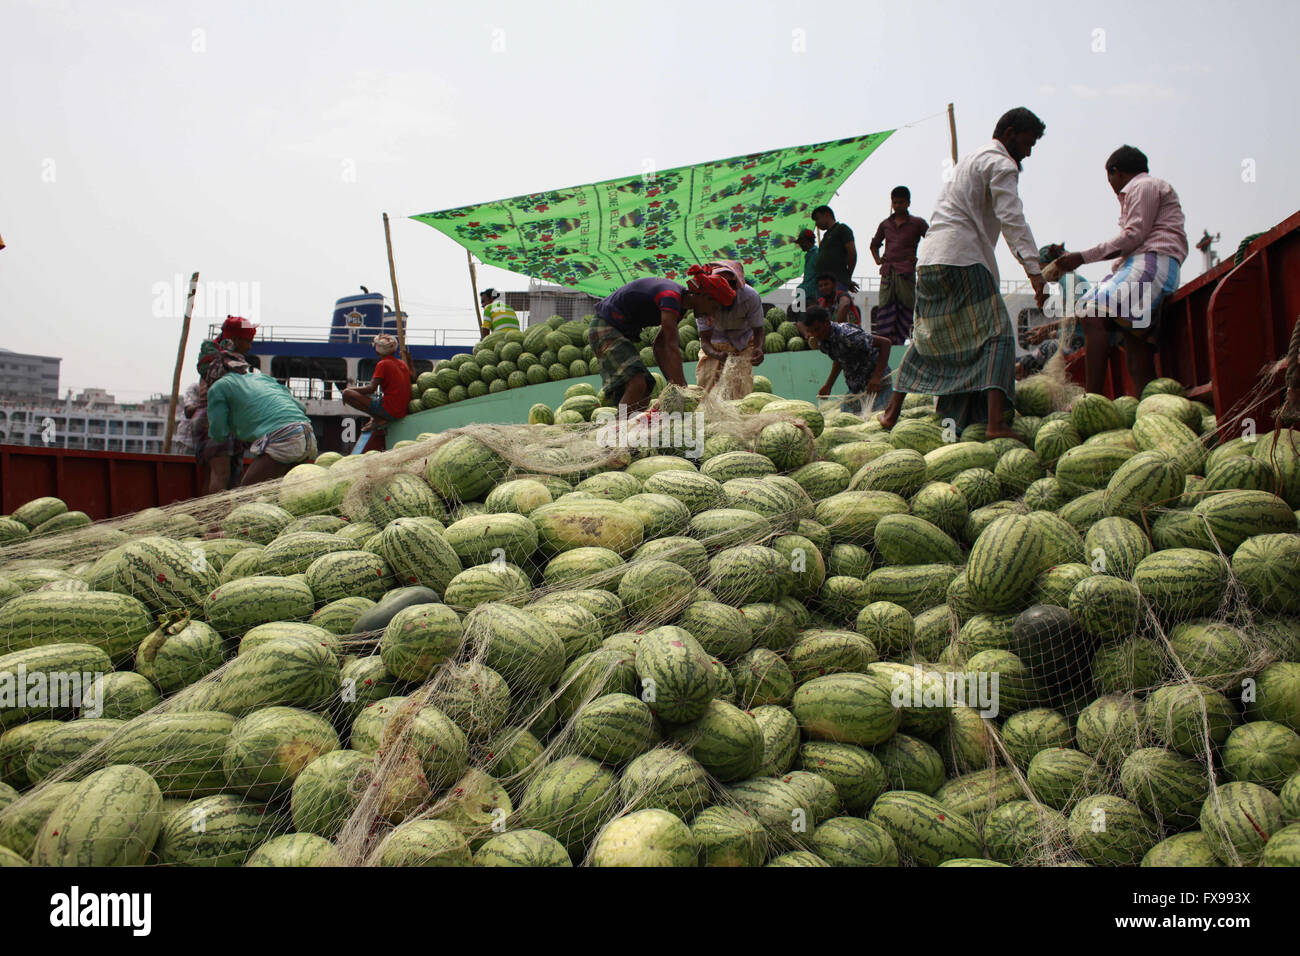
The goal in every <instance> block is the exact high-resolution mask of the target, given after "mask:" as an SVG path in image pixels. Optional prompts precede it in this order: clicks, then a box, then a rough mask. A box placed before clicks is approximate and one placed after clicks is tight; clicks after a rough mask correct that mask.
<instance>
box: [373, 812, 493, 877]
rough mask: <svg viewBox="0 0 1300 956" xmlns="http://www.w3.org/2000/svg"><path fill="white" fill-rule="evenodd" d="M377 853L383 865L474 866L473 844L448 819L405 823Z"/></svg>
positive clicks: (394, 831) (386, 839) (390, 835)
mask: <svg viewBox="0 0 1300 956" xmlns="http://www.w3.org/2000/svg"><path fill="white" fill-rule="evenodd" d="M375 852H376V854H377V856H378V859H379V864H380V865H381V866H470V865H472V862H473V854H472V851H471V850H470V847H469V844H468V843H467V842H465V838H464V837H463V836H462V835H461V833H460V830H459V829H458V828H457V827H456V826H455V825H454V824H452V823H448V822H447V821H446V820H413V821H410V822H407V823H404V824H402V825H401V826H399V827H398V828H397V829H395V830H393V831H392V832H391V833H390V834H388V836H387V837H386V838H385V839H384V841H383V843H381V844H380V845H379V847H378V848H377V849H376V851H375Z"/></svg>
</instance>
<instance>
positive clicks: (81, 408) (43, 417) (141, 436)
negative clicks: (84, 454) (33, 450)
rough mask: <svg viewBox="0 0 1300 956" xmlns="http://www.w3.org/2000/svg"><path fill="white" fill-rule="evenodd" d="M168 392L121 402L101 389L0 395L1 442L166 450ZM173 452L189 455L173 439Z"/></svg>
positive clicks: (91, 448)
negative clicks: (56, 397) (44, 396)
mask: <svg viewBox="0 0 1300 956" xmlns="http://www.w3.org/2000/svg"><path fill="white" fill-rule="evenodd" d="M167 405H168V396H166V395H155V396H153V397H152V398H150V399H148V400H147V401H144V402H140V403H137V404H133V405H126V404H118V403H117V402H116V401H114V400H113V396H112V395H109V394H108V393H107V392H105V391H104V390H103V389H98V388H95V389H87V390H86V391H84V392H82V393H81V394H80V395H77V396H75V397H74V396H73V395H72V394H71V393H69V396H68V398H66V399H64V400H63V401H61V402H59V401H54V402H31V401H23V402H20V401H11V400H3V399H0V444H4V445H35V446H38V447H41V446H44V447H48V448H76V449H84V450H87V451H119V452H132V453H135V454H149V455H157V454H162V450H163V440H164V439H165V437H166V434H167ZM172 453H173V454H180V455H184V454H189V453H190V449H188V448H180V447H178V446H177V445H176V444H175V443H174V442H173V445H172Z"/></svg>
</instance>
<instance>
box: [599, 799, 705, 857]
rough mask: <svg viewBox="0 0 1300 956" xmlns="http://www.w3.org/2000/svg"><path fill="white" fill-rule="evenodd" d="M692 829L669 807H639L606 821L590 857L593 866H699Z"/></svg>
mask: <svg viewBox="0 0 1300 956" xmlns="http://www.w3.org/2000/svg"><path fill="white" fill-rule="evenodd" d="M697 852H698V851H697V848H696V845H695V838H694V837H693V836H692V834H691V829H690V827H688V826H687V825H686V824H685V823H683V822H682V821H681V820H680V819H679V818H678V817H676V816H674V815H673V814H671V813H669V812H668V811H666V810H658V809H647V810H637V811H634V812H632V813H630V814H628V815H627V816H624V817H619V818H618V819H616V820H613V821H611V822H610V823H608V824H606V826H605V827H604V828H603V829H602V830H601V832H600V834H599V835H598V836H597V837H596V840H595V842H594V843H593V844H592V847H591V854H590V857H589V860H590V864H591V865H592V866H635V867H661V866H670V867H671V866H695V864H696V855H697Z"/></svg>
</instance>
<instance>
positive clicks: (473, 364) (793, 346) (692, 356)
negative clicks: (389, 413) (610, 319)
mask: <svg viewBox="0 0 1300 956" xmlns="http://www.w3.org/2000/svg"><path fill="white" fill-rule="evenodd" d="M591 319H592V316H585V317H584V318H582V319H574V320H572V321H569V322H566V321H565V320H564V319H562V318H561V317H560V316H558V315H553V316H551V317H550V318H549V319H547V320H546V322H544V323H540V324H538V325H533V326H530V327H529V328H528V329H526V330H524V331H522V332H521V331H519V330H517V329H510V330H506V331H499V332H493V333H492V334H491V335H489V336H487V338H485V339H483V341H481V342H479V343H478V344H477V345H475V346H474V350H473V351H472V352H463V353H461V354H460V355H455V356H453V357H452V358H450V359H439V360H438V361H437V362H436V363H435V364H434V367H433V369H432V370H431V371H428V372H423V373H421V374H420V376H419V378H418V379H417V380H416V381H415V383H414V384H412V385H411V404H410V407H409V411H410V414H415V413H416V412H422V411H424V410H425V409H429V408H439V407H441V406H443V405H448V404H450V403H452V402H462V401H464V400H465V399H467V398H480V397H482V396H484V395H489V394H495V393H496V392H504V391H505V390H506V389H510V388H523V387H524V386H525V385H541V384H543V383H545V382H562V381H564V380H565V379H570V378H585V377H586V376H588V375H599V374H600V363H599V362H598V361H597V359H596V356H595V354H594V353H593V352H592V349H591V346H590V345H589V344H588V343H587V328H588V326H589V325H590V322H591ZM658 333H659V328H658V326H654V327H652V328H649V329H646V330H645V331H644V332H643V333H642V334H641V340H640V345H641V358H642V360H643V361H644V362H645V364H646V367H647V368H655V367H656V366H658V364H659V363H658V360H657V359H656V358H655V354H654V349H653V348H652V346H653V344H654V340H655V336H656V335H658ZM677 335H678V338H679V340H680V342H681V348H682V360H683V361H684V362H695V361H698V360H699V357H700V333H699V330H698V329H697V328H696V326H695V322H694V320H693V316H692V314H691V313H689V312H688V313H687V314H686V319H685V320H684V321H683V322H681V324H680V325H679V326H678V329H677ZM763 335H764V350H765V351H766V352H799V351H804V350H806V349H807V348H808V342H807V341H806V340H805V339H804V338H803V337H802V336H801V335H800V334H799V329H798V327H797V326H796V325H795V324H794V323H793V322H788V321H786V314H785V310H784V309H779V308H772V309H768V310H767V314H766V317H765V319H764V330H763Z"/></svg>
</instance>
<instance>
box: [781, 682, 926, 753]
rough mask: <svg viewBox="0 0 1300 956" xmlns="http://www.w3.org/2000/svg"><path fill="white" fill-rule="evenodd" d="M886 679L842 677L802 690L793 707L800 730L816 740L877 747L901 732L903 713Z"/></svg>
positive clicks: (808, 683) (805, 686)
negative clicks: (895, 733)
mask: <svg viewBox="0 0 1300 956" xmlns="http://www.w3.org/2000/svg"><path fill="white" fill-rule="evenodd" d="M892 692H893V688H892V685H891V684H890V682H889V681H888V680H887V679H885V678H884V677H878V676H874V675H871V674H854V673H841V674H830V675H827V676H825V677H817V678H814V679H812V680H810V681H807V682H805V683H803V684H801V685H800V686H799V688H798V689H797V690H796V691H795V694H794V703H793V704H792V706H791V709H792V711H793V712H794V715H795V717H796V718H797V719H798V721H799V726H800V728H801V729H802V730H803V732H804V733H805V734H807V735H808V736H810V737H811V738H813V739H815V740H830V741H834V742H838V743H851V744H857V745H861V746H868V747H870V746H875V745H876V744H880V743H883V742H884V741H886V740H888V739H889V737H890V736H892V735H893V733H894V732H895V731H896V730H897V729H898V725H899V720H900V717H901V715H900V713H899V710H898V708H897V707H896V706H895V705H894V703H893V701H892V699H891V698H892Z"/></svg>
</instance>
